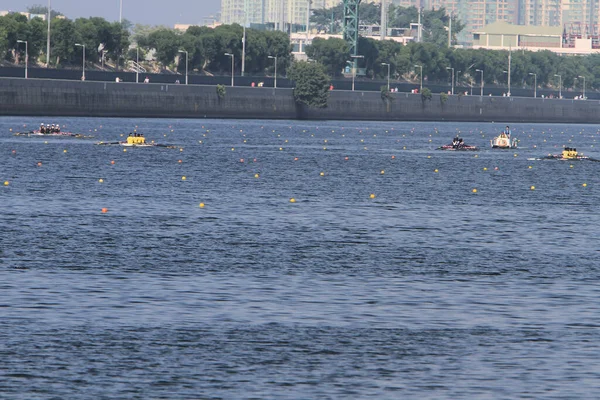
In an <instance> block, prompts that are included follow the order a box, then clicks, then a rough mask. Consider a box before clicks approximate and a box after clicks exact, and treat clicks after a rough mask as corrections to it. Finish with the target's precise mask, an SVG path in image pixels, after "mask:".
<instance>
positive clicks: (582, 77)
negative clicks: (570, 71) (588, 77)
mask: <svg viewBox="0 0 600 400" xmlns="http://www.w3.org/2000/svg"><path fill="white" fill-rule="evenodd" d="M579 78H581V79H583V100H585V76H582V75H579Z"/></svg>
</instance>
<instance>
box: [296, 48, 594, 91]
mask: <svg viewBox="0 0 600 400" xmlns="http://www.w3.org/2000/svg"><path fill="white" fill-rule="evenodd" d="M348 51H349V50H348V44H347V43H346V42H345V41H344V40H342V39H339V38H329V39H319V38H316V39H315V40H313V43H312V45H311V46H308V47H307V48H306V54H307V55H308V57H310V58H312V59H314V60H316V61H318V62H319V63H321V64H323V65H324V66H325V68H326V71H327V73H328V74H330V75H331V76H334V77H335V76H341V75H342V72H343V69H344V68H345V66H346V65H347V61H348V60H349V54H348ZM358 52H359V54H360V55H363V56H364V59H360V60H359V61H358V63H359V64H358V67H359V68H366V76H367V77H368V78H371V79H375V78H377V79H385V78H386V77H387V66H386V65H382V63H389V64H390V74H391V78H392V79H399V80H415V79H417V78H418V76H417V74H419V73H420V68H417V67H415V65H420V66H422V67H423V76H424V79H425V81H429V82H436V83H443V82H450V81H451V79H452V68H454V72H455V75H456V76H455V77H456V84H457V85H459V84H462V85H479V84H480V79H481V74H480V73H479V72H476V70H477V69H479V70H483V71H484V73H483V79H484V82H485V83H487V84H498V85H506V84H507V80H508V74H507V73H506V72H504V71H508V57H509V52H508V51H493V50H484V49H478V50H474V49H462V48H448V47H440V46H438V45H436V44H434V43H409V44H407V45H406V46H405V45H402V44H400V43H397V42H394V41H391V40H385V41H379V40H373V39H369V38H362V37H361V38H360V39H359V45H358ZM530 74H535V75H536V79H537V84H538V86H540V87H558V85H559V84H560V83H561V82H560V81H562V85H563V87H565V88H580V87H581V86H582V84H583V79H581V78H579V76H584V77H586V85H587V87H589V88H597V87H600V55H590V56H570V57H563V56H559V55H557V54H555V53H553V52H551V51H539V52H532V51H513V52H512V54H511V86H513V87H519V86H520V87H532V86H533V84H534V80H535V79H534V76H533V75H530ZM555 75H560V78H559V77H557V76H555Z"/></svg>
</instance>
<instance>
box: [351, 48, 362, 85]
mask: <svg viewBox="0 0 600 400" xmlns="http://www.w3.org/2000/svg"><path fill="white" fill-rule="evenodd" d="M350 57H351V58H352V60H353V61H352V91H353V92H354V80H355V79H356V59H357V58H365V56H361V55H357V56H350Z"/></svg>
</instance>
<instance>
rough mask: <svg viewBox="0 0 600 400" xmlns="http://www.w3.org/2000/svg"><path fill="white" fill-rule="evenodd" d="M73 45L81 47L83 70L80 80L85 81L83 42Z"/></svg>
mask: <svg viewBox="0 0 600 400" xmlns="http://www.w3.org/2000/svg"><path fill="white" fill-rule="evenodd" d="M75 46H78V47H81V49H82V52H83V64H82V66H83V68H82V70H83V72H82V74H81V80H82V81H85V44H79V43H75Z"/></svg>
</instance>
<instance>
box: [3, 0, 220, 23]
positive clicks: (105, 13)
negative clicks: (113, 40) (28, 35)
mask: <svg viewBox="0 0 600 400" xmlns="http://www.w3.org/2000/svg"><path fill="white" fill-rule="evenodd" d="M119 1H120V0H102V1H98V0H51V4H52V8H53V9H56V10H58V11H60V12H62V13H63V14H65V15H66V16H67V17H69V18H71V19H75V18H79V17H85V18H87V17H103V18H105V19H106V20H108V21H118V20H119ZM35 4H41V5H44V6H47V5H48V1H47V0H0V11H3V10H10V11H26V9H27V7H29V6H32V5H35ZM220 7H221V0H123V18H125V19H128V20H130V21H131V22H133V23H140V24H150V25H167V26H170V27H173V25H174V24H175V23H184V24H193V23H199V22H202V18H203V17H208V16H209V15H214V14H215V13H217V12H218V11H219V8H220Z"/></svg>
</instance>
